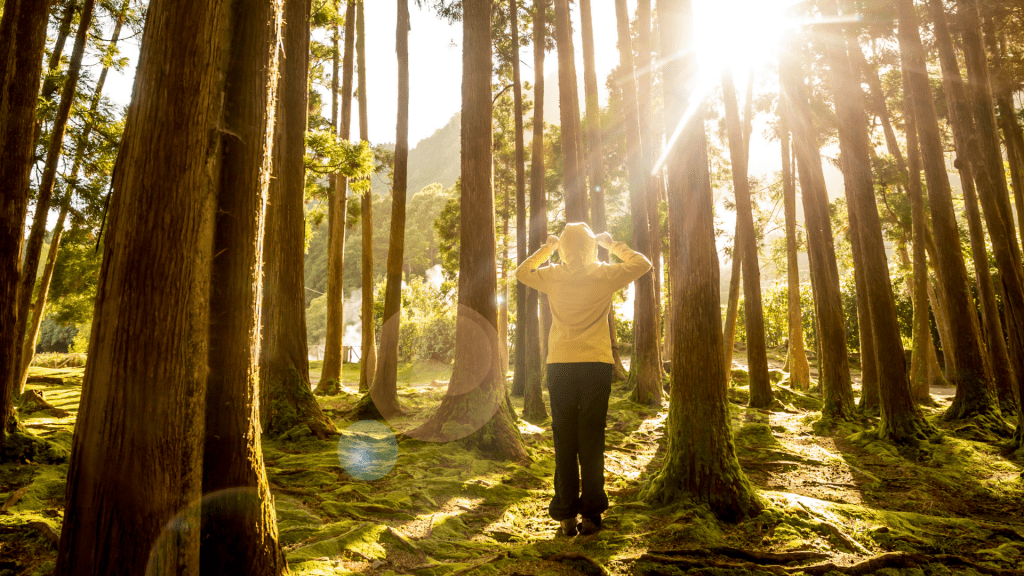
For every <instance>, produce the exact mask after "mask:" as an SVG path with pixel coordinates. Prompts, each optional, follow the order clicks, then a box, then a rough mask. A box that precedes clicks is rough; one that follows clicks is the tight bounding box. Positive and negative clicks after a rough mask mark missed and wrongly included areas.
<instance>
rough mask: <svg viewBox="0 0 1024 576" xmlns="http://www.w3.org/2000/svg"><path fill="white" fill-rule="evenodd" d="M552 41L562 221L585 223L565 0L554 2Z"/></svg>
mask: <svg viewBox="0 0 1024 576" xmlns="http://www.w3.org/2000/svg"><path fill="white" fill-rule="evenodd" d="M554 3H555V40H556V42H555V43H556V45H557V47H558V109H559V110H560V113H559V116H560V118H561V126H562V186H563V187H564V188H565V220H566V222H587V221H589V219H590V218H589V214H588V211H587V189H586V175H585V172H584V171H583V169H582V159H581V158H580V157H579V143H578V142H577V140H579V139H580V117H579V114H578V113H576V112H575V111H576V110H577V108H578V107H579V95H578V93H577V86H576V60H575V58H576V56H575V51H574V50H573V45H572V21H571V19H570V16H569V0H554Z"/></svg>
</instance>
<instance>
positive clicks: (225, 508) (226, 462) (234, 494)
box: [200, 0, 287, 576]
mask: <svg viewBox="0 0 1024 576" xmlns="http://www.w3.org/2000/svg"><path fill="white" fill-rule="evenodd" d="M281 8H282V3H281V2H279V1H278V0H262V1H261V2H249V3H246V4H245V5H244V8H243V6H242V5H241V4H238V5H235V8H234V9H233V10H232V13H231V15H230V18H231V23H232V32H231V47H230V49H229V50H228V55H227V57H226V58H225V62H224V64H226V66H225V67H224V71H225V76H226V78H225V80H224V84H223V88H222V90H223V94H224V100H223V110H222V112H221V113H222V114H223V120H222V123H221V125H222V126H223V127H224V132H223V133H222V134H221V136H220V143H219V146H218V148H219V149H220V150H219V154H218V158H219V162H218V166H216V167H214V170H213V174H212V176H213V178H214V179H215V181H216V180H219V182H216V184H215V185H217V187H218V189H217V191H216V201H215V202H216V208H215V214H216V215H215V217H214V226H215V228H216V230H215V232H214V241H213V258H212V264H211V268H212V270H211V276H210V280H209V291H210V292H209V297H208V298H209V299H208V302H209V303H208V306H209V322H210V324H209V374H208V376H207V379H206V408H207V409H206V430H205V442H204V445H203V453H202V454H203V456H202V458H203V482H202V490H203V494H204V495H205V499H204V501H203V503H202V505H201V511H202V538H201V544H200V566H201V570H202V571H203V572H206V573H208V574H224V575H238V576H250V575H260V576H276V575H278V574H281V573H283V572H284V571H285V570H286V569H287V565H286V563H285V559H284V553H283V552H282V550H281V545H280V543H279V541H278V535H277V520H276V515H275V512H274V498H273V496H272V495H271V494H270V484H269V483H268V481H267V473H266V470H265V468H264V466H263V449H262V447H261V444H260V415H259V357H258V356H259V340H260V333H259V331H260V312H261V304H262V302H261V299H262V292H263V286H262V284H263V282H262V278H263V233H264V216H265V210H266V205H267V188H268V186H269V184H270V177H271V173H272V169H273V145H274V114H275V108H276V104H277V102H278V99H277V89H278V74H277V69H278V63H279V58H280V54H281V53H280V49H279V47H280V44H281V40H282V37H281V19H282V13H281ZM217 168H219V170H220V173H219V174H217V173H216V170H217ZM254 279H255V280H254Z"/></svg>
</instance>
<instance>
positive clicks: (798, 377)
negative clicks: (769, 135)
mask: <svg viewBox="0 0 1024 576" xmlns="http://www.w3.org/2000/svg"><path fill="white" fill-rule="evenodd" d="M779 136H780V140H781V141H782V194H783V202H784V211H785V218H786V304H787V313H786V318H787V320H788V323H789V332H788V333H789V354H788V358H787V360H786V363H787V364H788V365H789V375H790V376H789V380H790V383H791V385H792V386H793V388H799V389H800V390H803V391H804V392H806V391H807V389H808V388H810V387H811V366H810V364H808V363H807V353H806V351H805V350H804V325H803V309H802V308H801V305H800V260H799V259H798V248H797V238H796V181H795V179H794V175H793V154H792V146H791V145H790V142H789V126H788V125H787V123H786V121H785V117H784V115H783V114H780V115H779Z"/></svg>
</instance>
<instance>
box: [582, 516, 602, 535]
mask: <svg viewBox="0 0 1024 576" xmlns="http://www.w3.org/2000/svg"><path fill="white" fill-rule="evenodd" d="M600 529H601V517H600V516H598V517H597V518H584V519H583V523H582V524H580V534H583V535H584V536H589V535H591V534H596V533H597V531H598V530H600Z"/></svg>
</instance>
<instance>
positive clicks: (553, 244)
mask: <svg viewBox="0 0 1024 576" xmlns="http://www.w3.org/2000/svg"><path fill="white" fill-rule="evenodd" d="M547 246H548V248H550V249H551V251H552V252H554V251H555V250H558V236H555V235H551V236H548V241H547Z"/></svg>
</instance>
